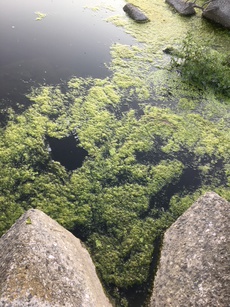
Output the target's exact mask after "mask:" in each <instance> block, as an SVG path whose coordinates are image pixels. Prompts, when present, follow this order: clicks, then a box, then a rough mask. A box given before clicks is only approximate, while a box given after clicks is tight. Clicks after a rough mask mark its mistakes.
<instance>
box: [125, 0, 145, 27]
mask: <svg viewBox="0 0 230 307" xmlns="http://www.w3.org/2000/svg"><path fill="white" fill-rule="evenodd" d="M123 10H124V11H125V12H126V14H127V15H128V16H129V17H130V18H132V19H133V20H134V21H136V22H140V23H145V22H148V21H149V19H148V17H147V16H146V15H145V14H144V13H143V12H142V11H141V10H140V9H139V8H138V7H137V6H135V5H133V4H131V3H127V4H126V5H125V6H124V7H123Z"/></svg>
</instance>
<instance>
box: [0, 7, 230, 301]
mask: <svg viewBox="0 0 230 307" xmlns="http://www.w3.org/2000/svg"><path fill="white" fill-rule="evenodd" d="M146 3H148V1H146ZM146 3H145V5H147V4H146ZM143 9H145V11H146V12H147V13H148V15H151V14H153V12H152V11H149V10H150V9H149V7H148V8H147V7H143ZM167 14H169V13H167ZM170 14H171V13H170ZM178 18H180V17H178ZM180 22H181V23H185V21H184V20H182V19H181V18H180ZM124 26H125V23H124ZM143 26H144V27H148V33H149V32H151V31H150V30H151V23H149V24H148V25H143ZM132 27H133V28H132ZM136 27H137V26H136V25H133V24H132V25H130V24H129V25H128V28H129V29H130V28H132V29H133V31H134V32H135V31H136V29H137V28H136ZM138 27H140V26H138ZM126 30H127V28H126ZM138 31H140V30H139V29H138V30H137V32H135V33H136V37H138V35H140V33H139V32H138ZM144 31H145V30H144ZM146 31H147V29H146ZM151 33H152V32H151ZM151 35H152V34H151ZM143 40H144V36H143V37H142V41H143ZM185 42H186V41H185ZM145 43H146V44H147V45H143V46H140V45H139V46H124V45H121V44H114V45H113V46H112V47H111V55H112V62H111V63H110V65H109V67H110V69H111V71H112V73H113V74H112V76H111V77H110V78H106V79H93V78H86V79H83V78H77V77H75V78H72V79H71V80H69V81H68V82H67V83H66V84H65V86H63V85H60V86H43V87H40V88H35V89H33V90H31V93H30V94H29V95H28V97H29V99H30V100H31V102H33V104H32V105H31V106H30V107H29V108H28V109H27V110H26V111H25V112H23V113H22V114H20V115H17V114H15V113H14V112H13V111H12V110H10V109H9V110H8V118H9V120H8V123H7V125H6V126H5V127H4V128H1V129H0V135H1V137H0V165H1V173H0V189H1V193H0V233H1V234H2V233H4V232H5V231H6V230H7V229H8V228H9V227H10V226H11V225H12V223H13V222H14V221H15V220H16V219H17V218H18V217H19V216H20V215H21V214H22V213H23V212H24V211H25V210H27V209H29V208H38V209H41V210H43V211H44V212H45V213H47V214H48V215H50V216H51V217H52V218H54V219H56V220H57V221H58V222H59V223H61V224H62V225H63V226H65V227H66V228H68V229H69V230H71V231H73V233H74V234H76V235H77V236H78V237H80V238H81V239H82V240H83V241H84V242H85V243H86V245H87V246H88V248H89V250H90V252H91V255H92V257H93V259H94V261H95V264H96V267H97V269H98V272H99V274H100V276H101V279H102V281H103V283H104V285H105V286H106V288H107V290H108V291H109V293H110V294H111V295H112V297H113V298H114V299H115V300H116V304H117V306H135V303H134V301H135V291H136V290H138V291H139V292H140V291H145V294H146V293H147V289H148V287H149V285H150V284H151V278H150V275H151V274H150V273H151V270H152V263H153V259H154V258H155V257H156V253H157V252H158V250H157V244H156V242H158V243H159V240H160V238H161V236H162V234H163V232H164V231H165V229H167V227H169V226H170V225H171V223H173V222H174V221H175V220H176V219H177V217H179V216H180V215H181V214H182V213H183V212H184V211H185V210H186V209H187V208H188V207H189V206H190V205H191V204H192V203H193V202H194V201H195V200H196V199H197V198H198V197H199V196H200V195H201V194H203V193H204V192H205V191H208V190H213V191H216V192H217V193H219V194H220V195H221V196H223V197H225V198H226V199H228V200H230V192H229V190H230V189H229V185H230V126H229V125H230V124H229V123H230V119H229V114H230V102H229V93H228V87H229V85H228V83H229V81H228V73H229V71H228V64H227V62H226V61H227V57H225V59H224V60H223V58H224V56H222V55H221V57H219V56H217V54H216V51H213V50H212V51H210V52H209V51H208V52H207V53H206V54H203V51H202V50H203V49H199V48H201V47H199V46H200V45H197V43H195V41H194V40H193V39H192V38H189V40H188V38H187V45H186V43H184V44H182V46H183V47H182V51H183V59H184V61H183V60H182V62H179V59H178V58H177V59H176V61H178V62H177V66H176V69H171V67H170V59H168V56H165V55H164V54H163V52H162V50H163V47H164V46H165V45H166V42H165V41H163V43H162V46H161V47H162V50H159V43H158V45H157V46H158V51H157V52H156V53H155V51H154V50H156V49H155V48H156V46H155V45H153V44H152V43H151V40H149V37H148V39H146V41H145ZM176 43H177V46H176V47H178V45H179V44H180V41H178V40H177V42H176ZM205 48H208V47H205ZM197 50H198V51H197ZM205 50H206V49H205ZM207 50H209V49H207ZM191 52H192V53H191ZM199 52H201V54H200V53H199ZM160 53H161V58H160V57H159V54H160ZM220 54H221V51H220ZM197 55H199V56H197ZM196 57H197V62H195V58H196ZM210 57H211V59H213V58H212V57H214V58H215V59H218V60H215V63H213V61H212V64H210V63H207V59H208V58H210ZM162 63H164V65H162ZM209 64H210V65H211V66H210V65H209ZM178 65H179V66H178ZM202 65H203V66H202ZM207 65H208V66H207ZM213 65H216V67H217V68H216V69H215V67H213ZM219 65H224V67H226V70H224V71H222V70H221V69H220V68H219ZM192 68H193V69H194V72H193V71H192V72H191V70H192ZM178 69H180V72H181V74H179V73H178ZM210 70H212V71H213V72H214V71H215V73H216V76H217V77H218V78H219V79H218V78H217V79H218V81H217V82H218V84H220V86H219V87H218V86H217V85H216V86H215V87H218V93H217V92H216V91H215V90H212V86H213V83H212V82H213V79H212V78H211V77H210V78H209V72H210ZM198 72H199V76H197V73H198ZM203 72H204V73H205V75H206V74H208V75H207V76H205V77H207V78H206V81H205V82H206V83H205V84H204V83H201V84H202V87H201V86H200V81H202V80H203V81H204V76H202V74H201V73H203ZM181 75H182V77H183V78H184V79H182V77H181ZM195 77H197V78H199V80H197V79H194V78H195ZM200 79H201V80H200ZM188 81H189V82H188ZM190 81H193V82H192V85H191V83H190ZM210 82H211V83H210ZM197 84H198V87H197ZM225 87H226V88H225ZM63 89H64V90H63ZM216 94H218V96H217V95H216ZM70 135H74V136H76V137H77V138H78V140H79V142H80V146H81V147H82V148H84V149H85V150H87V152H88V156H87V158H86V160H85V162H84V163H83V165H82V167H80V168H78V169H76V170H74V171H71V172H70V171H67V170H66V169H65V168H64V167H63V166H62V165H61V164H60V163H59V162H57V161H53V160H52V159H51V157H50V153H49V144H48V141H47V140H48V137H53V138H59V139H61V138H63V137H67V136H70ZM76 159H78V157H77V156H76ZM130 289H132V296H133V297H134V298H132V297H130V295H129V294H128V293H129V290H130ZM138 295H139V296H140V294H138ZM132 299H133V301H132ZM129 302H131V303H129ZM139 306H140V304H139Z"/></svg>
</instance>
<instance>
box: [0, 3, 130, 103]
mask: <svg viewBox="0 0 230 307" xmlns="http://www.w3.org/2000/svg"><path fill="white" fill-rule="evenodd" d="M98 3H100V1H91V0H88V1H84V0H76V1H74V0H65V1H63V0H50V1H49V0H21V1H15V0H2V1H1V2H0V55H1V57H0V85H1V89H0V99H1V100H2V99H4V100H5V101H8V103H11V102H12V101H14V102H16V101H17V102H18V103H23V102H25V97H24V94H25V93H26V92H27V91H28V90H29V88H30V87H31V86H33V85H36V86H37V85H38V84H57V83H60V82H61V80H66V79H68V78H70V77H71V76H72V75H76V76H79V77H87V76H92V77H98V78H103V77H105V76H107V75H109V73H110V72H109V71H108V69H107V68H106V66H105V65H104V63H108V62H109V61H110V53H109V49H110V46H111V44H112V43H113V42H121V43H126V44H134V43H135V41H134V39H133V38H131V37H130V36H129V35H127V34H125V33H124V31H123V30H122V29H120V28H116V27H115V26H114V25H112V24H110V23H107V22H106V21H105V20H104V19H105V18H106V17H109V16H111V15H113V14H123V10H122V7H123V5H124V1H123V0H118V1H117V0H116V1H115V0H114V1H113V0H110V1H107V5H111V4H112V5H114V6H115V7H116V8H117V11H116V12H111V11H110V10H108V9H107V10H106V9H105V10H102V11H100V12H96V13H95V12H94V11H93V10H91V9H89V8H86V6H94V7H95V6H96V5H97V4H98ZM37 11H39V12H42V13H45V14H47V16H46V17H45V18H44V19H42V20H41V21H36V17H37V16H36V14H35V12H37Z"/></svg>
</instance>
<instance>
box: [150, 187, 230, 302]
mask: <svg viewBox="0 0 230 307" xmlns="http://www.w3.org/2000/svg"><path fill="white" fill-rule="evenodd" d="M229 290H230V203H229V202H227V201H225V200H224V199H223V198H221V197H220V196H218V195H217V194H215V193H213V192H209V193H206V194H205V195H204V196H203V197H200V198H199V199H198V201H197V202H196V203H194V204H193V205H192V206H191V207H190V208H189V209H188V210H187V211H186V212H185V213H184V214H183V215H182V216H181V217H179V218H178V220H177V221H176V222H175V223H174V224H173V225H172V226H171V227H170V228H169V229H168V230H167V231H166V233H165V236H164V240H163V246H162V251H161V258H160V264H159V268H158V271H157V274H156V278H155V282H154V290H153V295H152V298H151V303H150V307H167V306H170V307H194V306H197V307H207V306H210V307H228V306H230V291H229Z"/></svg>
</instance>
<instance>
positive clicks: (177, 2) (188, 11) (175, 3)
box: [165, 0, 196, 16]
mask: <svg viewBox="0 0 230 307" xmlns="http://www.w3.org/2000/svg"><path fill="white" fill-rule="evenodd" d="M165 2H166V3H168V4H169V5H171V6H172V7H173V8H174V9H175V10H176V11H177V12H178V13H179V14H180V15H183V16H191V15H194V14H196V11H195V9H194V3H193V2H188V1H183V0H165Z"/></svg>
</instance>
